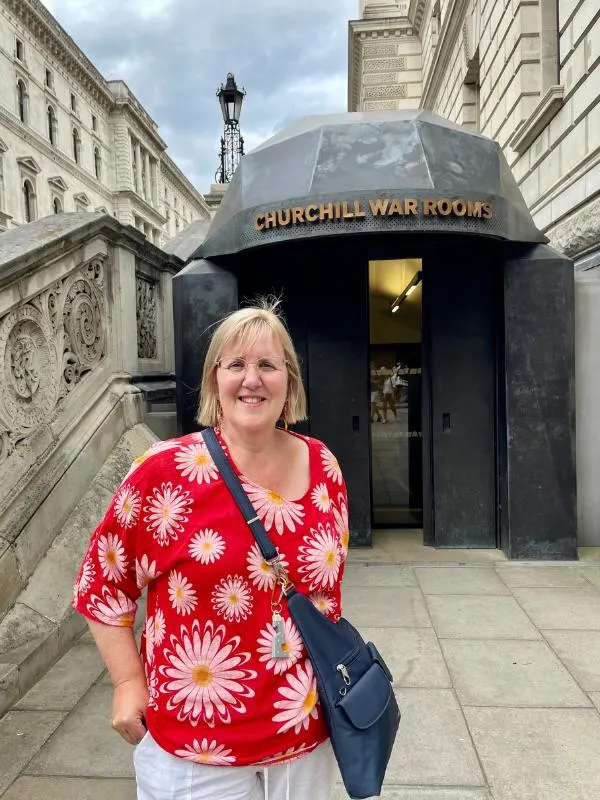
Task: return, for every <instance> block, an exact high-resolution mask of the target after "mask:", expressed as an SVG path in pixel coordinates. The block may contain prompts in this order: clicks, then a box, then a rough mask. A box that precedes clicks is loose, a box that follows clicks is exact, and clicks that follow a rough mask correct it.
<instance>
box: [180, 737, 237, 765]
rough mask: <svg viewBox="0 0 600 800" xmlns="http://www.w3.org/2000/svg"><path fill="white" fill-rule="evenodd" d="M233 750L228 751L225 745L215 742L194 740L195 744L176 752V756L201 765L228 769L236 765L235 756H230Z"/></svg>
mask: <svg viewBox="0 0 600 800" xmlns="http://www.w3.org/2000/svg"><path fill="white" fill-rule="evenodd" d="M230 753H231V750H226V749H225V745H222V744H217V743H216V741H215V740H213V741H212V742H209V741H208V739H202V741H201V742H199V741H198V739H194V743H193V744H186V746H185V750H175V755H176V756H179V757H180V758H185V759H186V760H187V761H196V762H198V763H199V764H212V765H213V766H215V767H226V766H227V765H228V764H234V763H235V756H231V755H229V754H230Z"/></svg>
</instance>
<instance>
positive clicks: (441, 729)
mask: <svg viewBox="0 0 600 800" xmlns="http://www.w3.org/2000/svg"><path fill="white" fill-rule="evenodd" d="M396 694H397V697H398V705H399V706H400V710H401V713H402V721H401V722H400V728H399V730H398V736H397V738H396V742H395V744H394V750H393V751H392V756H391V759H390V763H389V766H388V771H387V774H386V780H387V782H388V783H390V784H400V785H402V786H411V785H412V786H440V787H443V786H454V787H457V786H466V787H470V786H484V785H485V782H484V778H483V775H482V774H481V770H480V768H479V764H478V761H477V756H476V754H475V750H474V748H473V744H472V741H471V737H470V735H469V732H468V730H467V726H466V725H465V720H464V717H463V714H462V711H461V709H460V706H459V705H458V702H457V700H456V697H455V695H454V692H452V691H451V690H450V689H401V690H399V691H397V692H396ZM599 722H600V720H599Z"/></svg>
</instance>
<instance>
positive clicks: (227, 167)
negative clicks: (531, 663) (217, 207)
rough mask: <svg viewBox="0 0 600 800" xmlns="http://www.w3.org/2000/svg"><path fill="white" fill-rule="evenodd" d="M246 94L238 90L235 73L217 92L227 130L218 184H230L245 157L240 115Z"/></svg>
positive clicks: (223, 142) (223, 143)
mask: <svg viewBox="0 0 600 800" xmlns="http://www.w3.org/2000/svg"><path fill="white" fill-rule="evenodd" d="M245 95H246V92H245V90H244V89H240V88H238V86H237V84H236V82H235V78H234V76H233V73H231V72H229V73H228V74H227V82H226V83H225V85H223V84H221V88H220V89H219V91H218V92H217V97H218V98H219V103H220V105H221V111H222V113H223V122H224V123H225V128H224V130H223V136H221V153H220V163H219V169H218V170H217V173H216V176H215V177H216V180H217V183H229V182H230V180H231V179H232V177H233V173H234V172H235V170H236V167H237V165H238V164H239V161H240V158H241V157H242V156H243V155H244V139H243V138H242V136H241V134H240V114H241V112H242V103H243V102H244V97H245Z"/></svg>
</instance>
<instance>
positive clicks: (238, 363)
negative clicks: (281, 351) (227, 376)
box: [219, 356, 286, 374]
mask: <svg viewBox="0 0 600 800" xmlns="http://www.w3.org/2000/svg"><path fill="white" fill-rule="evenodd" d="M285 364H286V361H285V358H278V357H275V356H273V357H272V356H264V357H263V358H259V359H257V360H256V361H246V359H245V358H242V357H241V356H228V357H227V358H222V359H221V360H220V362H219V365H220V366H221V367H222V368H223V369H226V370H227V371H228V372H233V373H242V372H246V370H247V369H248V367H249V366H251V365H253V366H255V367H256V368H257V369H258V371H259V372H261V373H265V374H268V373H270V372H277V371H279V370H282V369H284V368H285Z"/></svg>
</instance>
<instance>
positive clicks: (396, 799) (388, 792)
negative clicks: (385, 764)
mask: <svg viewBox="0 0 600 800" xmlns="http://www.w3.org/2000/svg"><path fill="white" fill-rule="evenodd" d="M15 800H16V798H15ZM51 800H54V798H51ZM68 800H70V798H68ZM333 800H348V795H347V794H346V792H345V791H344V789H343V788H342V787H337V789H336V792H335V794H334V795H333ZM381 800H492V796H491V794H490V793H489V792H488V791H487V789H468V788H462V789H429V788H426V787H419V786H384V787H383V791H382V792H381Z"/></svg>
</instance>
